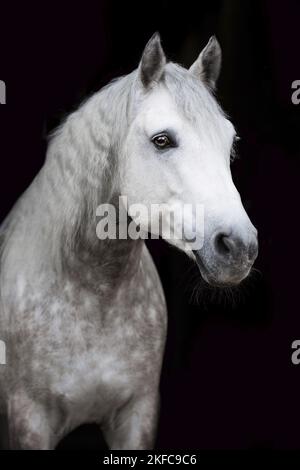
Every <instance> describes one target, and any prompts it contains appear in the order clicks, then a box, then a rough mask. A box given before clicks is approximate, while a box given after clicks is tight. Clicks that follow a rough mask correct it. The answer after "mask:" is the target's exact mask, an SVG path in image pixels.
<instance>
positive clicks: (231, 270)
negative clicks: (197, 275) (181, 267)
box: [194, 226, 258, 287]
mask: <svg viewBox="0 0 300 470" xmlns="http://www.w3.org/2000/svg"><path fill="white" fill-rule="evenodd" d="M257 254H258V242H257V231H256V229H255V228H254V227H253V226H252V227H251V230H249V231H245V232H243V231H239V230H237V229H230V230H227V231H222V230H217V231H215V232H214V234H213V235H212V236H210V237H209V240H208V241H205V242H204V245H203V247H202V248H201V249H200V250H196V251H194V255H195V258H196V261H197V264H198V267H199V270H200V272H201V275H202V277H203V278H204V280H205V281H207V282H208V283H209V284H212V285H216V286H221V287H222V286H224V287H226V286H232V285H237V284H239V283H240V282H241V281H242V280H243V279H245V278H246V277H247V276H248V274H249V272H250V270H251V267H252V265H253V263H254V261H255V259H256V257H257Z"/></svg>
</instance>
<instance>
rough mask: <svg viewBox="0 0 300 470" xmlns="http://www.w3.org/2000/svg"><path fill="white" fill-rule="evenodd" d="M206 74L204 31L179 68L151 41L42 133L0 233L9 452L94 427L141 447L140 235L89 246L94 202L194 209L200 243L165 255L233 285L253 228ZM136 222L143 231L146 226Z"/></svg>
mask: <svg viewBox="0 0 300 470" xmlns="http://www.w3.org/2000/svg"><path fill="white" fill-rule="evenodd" d="M220 68H221V48H220V45H219V43H218V41H217V39H216V38H215V37H214V36H213V37H211V38H210V40H209V42H208V44H207V45H206V46H205V48H204V49H203V50H202V52H201V53H200V55H199V56H198V58H197V59H196V61H195V62H194V63H193V65H192V66H191V67H190V68H189V69H186V68H184V67H182V66H180V65H178V64H175V63H172V62H168V61H167V59H166V55H165V53H164V51H163V48H162V45H161V40H160V36H159V34H158V33H156V34H155V35H154V36H153V37H152V38H151V39H150V41H149V42H148V43H147V45H146V47H145V49H144V51H143V54H142V56H141V60H140V63H139V65H138V67H137V69H136V70H134V71H133V72H132V73H130V74H128V75H126V76H124V77H121V78H118V79H116V80H114V81H112V82H111V83H109V84H108V85H107V86H105V87H104V88H102V89H101V90H100V91H98V92H96V93H95V94H94V95H92V96H91V97H90V98H89V99H87V100H86V101H85V102H84V103H82V104H81V106H80V107H79V108H78V109H77V110H76V111H75V112H73V113H71V114H70V115H69V116H68V117H67V118H66V119H65V121H64V122H63V123H62V124H61V125H60V127H59V128H58V129H57V130H56V131H55V132H54V133H53V134H52V135H51V136H50V139H49V144H48V149H47V154H46V159H45V163H44V166H43V167H42V169H41V170H40V172H39V173H38V174H37V176H36V177H35V179H34V180H33V182H32V183H31V185H30V186H29V187H28V188H27V190H26V191H25V193H24V194H23V195H22V196H21V197H20V199H19V200H18V201H17V202H16V204H15V206H14V207H13V209H12V211H11V212H10V213H9V215H8V216H7V218H6V219H5V220H4V222H3V224H2V226H1V231H0V268H1V269H0V271H1V278H0V282H1V284H0V337H1V340H3V341H4V342H5V345H6V365H0V414H1V420H2V438H3V439H5V441H6V443H7V444H6V445H7V446H8V448H10V449H54V448H55V447H56V446H57V444H58V443H59V442H60V440H61V439H62V438H63V437H64V436H66V435H67V434H68V433H69V432H71V431H72V430H74V429H75V428H77V427H79V426H80V425H82V424H85V423H96V424H98V425H99V427H100V429H101V431H102V433H103V436H104V439H105V441H106V443H107V445H108V447H109V448H110V449H151V448H153V446H154V444H155V436H156V428H157V422H158V415H159V411H158V410H159V382H160V374H161V366H162V359H163V353H164V346H165V340H166V333H167V310H166V302H165V298H164V293H163V289H162V286H161V282H160V279H159V276H158V273H157V271H156V268H155V266H154V262H153V260H152V258H151V256H150V254H149V252H148V249H147V248H146V244H145V241H144V239H143V238H142V237H140V238H136V239H132V238H130V237H127V238H126V237H124V238H120V237H119V238H117V239H106V240H105V239H103V240H99V238H98V237H97V236H96V231H95V226H96V221H97V207H98V206H99V205H101V204H105V203H110V204H112V205H113V206H115V207H116V206H117V205H118V204H119V202H118V201H119V199H118V198H119V196H120V195H126V197H127V198H128V204H129V206H130V205H133V204H135V203H142V204H144V205H145V206H146V207H150V206H151V205H153V204H156V203H170V205H171V206H173V207H174V204H175V205H176V203H180V204H189V203H192V204H196V203H200V204H202V205H203V206H204V208H205V219H204V221H205V224H204V229H203V230H204V238H203V245H202V246H201V248H199V249H192V250H191V249H190V245H189V241H188V240H186V239H184V238H183V239H181V240H178V239H176V241H174V245H175V246H177V248H180V249H181V250H183V251H184V252H185V253H187V255H188V256H189V257H190V258H192V259H193V260H194V262H196V263H197V264H198V267H199V271H200V272H199V278H200V276H202V277H203V279H204V280H205V281H206V282H208V283H209V284H212V285H216V286H228V285H237V284H239V283H240V282H241V281H242V280H243V279H244V278H245V277H246V276H247V275H248V273H249V272H250V270H251V267H252V265H253V263H254V260H255V258H256V256H257V250H258V248H257V247H258V245H257V232H256V229H255V228H254V226H253V225H252V223H251V221H250V219H249V217H248V215H247V214H246V212H245V210H244V208H243V205H242V202H241V198H240V196H239V193H238V191H237V189H236V187H235V185H234V183H233V181H232V177H231V169H230V161H231V153H232V147H233V145H234V142H235V140H236V138H237V136H236V131H235V129H234V126H233V125H232V123H231V122H230V121H229V119H228V117H226V115H225V113H224V112H223V111H222V109H221V107H220V106H219V104H218V103H217V101H216V98H215V95H214V91H215V87H216V82H217V79H218V76H219V73H220ZM128 219H130V216H129V214H128ZM185 222H186V224H187V225H189V224H194V223H195V220H192V219H191V218H189V220H188V221H185ZM140 226H141V229H142V230H144V231H147V230H148V229H149V220H148V219H147V217H144V218H142V219H141V220H140ZM170 243H172V240H171V241H170ZM3 423H4V424H3Z"/></svg>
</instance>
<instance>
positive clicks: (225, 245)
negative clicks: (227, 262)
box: [215, 233, 232, 256]
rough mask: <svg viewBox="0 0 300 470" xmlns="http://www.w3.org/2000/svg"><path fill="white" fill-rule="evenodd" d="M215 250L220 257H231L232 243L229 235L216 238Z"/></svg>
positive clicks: (219, 235)
mask: <svg viewBox="0 0 300 470" xmlns="http://www.w3.org/2000/svg"><path fill="white" fill-rule="evenodd" d="M215 248H216V251H217V252H218V253H219V254H220V255H223V256H227V255H229V253H230V252H231V251H232V242H231V240H230V238H229V237H228V235H225V234H224V233H219V234H218V235H217V236H216V238H215Z"/></svg>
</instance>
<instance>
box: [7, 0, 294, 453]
mask: <svg viewBox="0 0 300 470" xmlns="http://www.w3.org/2000/svg"><path fill="white" fill-rule="evenodd" d="M0 10H1V12H0V15H1V19H0V23H1V27H0V79H1V80H4V81H5V82H6V85H7V105H6V106H0V155H1V165H0V168H1V169H0V191H1V194H0V218H1V220H2V219H3V218H4V217H5V215H6V214H7V213H8V211H9V210H10V208H11V207H12V205H13V203H14V202H15V201H16V199H17V198H18V197H19V196H20V194H21V193H22V192H23V191H24V189H25V188H26V187H27V186H28V185H29V183H30V182H31V180H32V179H33V177H34V175H35V174H36V173H37V171H38V170H39V168H40V167H41V166H42V164H43V161H44V157H45V151H46V144H47V143H46V136H47V133H48V132H49V131H50V130H52V129H53V128H54V127H55V126H56V125H58V124H59V122H60V120H61V119H62V118H63V116H64V115H65V114H66V113H68V112H70V111H72V110H73V109H75V108H76V106H77V105H78V104H79V103H80V101H81V99H83V98H84V97H85V96H87V95H88V94H90V93H92V92H94V91H97V90H98V89H99V88H100V87H101V86H102V85H104V84H105V83H107V82H108V81H109V80H110V79H111V78H113V77H115V76H118V75H122V74H126V73H128V72H130V71H131V70H132V69H133V68H135V67H136V66H137V64H138V61H139V58H140V55H141V53H142V50H143V47H144V45H145V44H146V42H147V41H148V39H149V38H150V36H151V35H152V33H153V32H154V31H157V30H158V31H159V32H160V33H161V37H162V42H163V46H164V49H165V51H166V53H167V56H168V57H169V58H170V59H171V60H174V61H176V62H180V63H182V64H183V65H185V66H189V65H190V64H191V63H192V61H193V60H194V59H195V58H196V57H197V55H198V53H199V52H200V50H201V49H202V47H204V46H205V44H206V42H207V40H208V38H209V36H210V35H211V34H214V33H215V34H216V35H217V37H218V39H219V41H220V43H221V45H222V49H223V69H222V74H221V78H220V81H219V87H218V99H219V100H220V102H221V104H222V106H223V107H224V109H225V111H226V112H227V113H228V114H229V115H230V116H231V118H232V121H233V123H234V124H235V125H236V127H237V129H238V132H239V135H240V136H241V137H242V141H241V144H240V149H239V154H240V158H239V159H238V160H237V161H236V162H235V163H234V166H233V174H234V180H235V182H236V185H237V187H238V189H239V191H240V192H241V195H242V198H243V201H244V204H245V207H246V209H247V211H248V213H249V215H250V217H251V219H252V221H253V223H254V224H255V225H256V227H257V228H258V230H259V242H260V253H259V258H258V260H257V262H256V268H257V270H258V271H256V272H254V274H253V275H252V276H251V277H250V279H249V280H247V281H246V282H245V283H244V284H243V285H242V286H241V287H240V288H239V289H238V290H237V291H234V292H221V293H220V292H216V291H215V290H213V289H210V288H208V287H202V290H201V292H200V293H198V294H197V295H196V294H195V286H196V283H197V280H199V276H198V272H197V268H196V267H194V266H193V265H191V263H190V261H189V260H188V259H187V258H186V257H185V255H182V254H180V253H179V252H177V251H175V250H173V249H171V248H170V247H168V246H167V245H166V244H164V243H163V242H161V241H155V242H152V243H151V245H150V249H151V252H152V254H153V256H154V259H155V262H156V264H157V266H158V269H159V272H160V274H161V278H162V281H163V285H164V288H165V293H166V298H167V303H168V307H169V336H168V342H167V348H166V355H165V361H164V367H163V373H162V381H161V392H162V407H161V418H160V423H159V429H158V437H157V448H160V449H161V448H173V449H175V448H177V449H191V448H198V449H224V448H225V449H226V448H248V449H249V448H250V449H252V448H267V449H269V448H274V449H275V448H277V449H286V448H300V403H299V396H300V380H299V378H300V365H299V366H295V365H293V364H292V362H291V353H292V349H291V343H292V342H293V341H294V340H295V339H300V315H299V314H300V311H299V307H298V290H299V287H298V278H299V276H298V270H299V268H298V266H299V261H300V260H299V244H298V243H299V230H298V226H299V224H298V214H299V210H298V186H299V184H300V183H299V176H300V174H299V156H300V155H299V153H300V152H299V147H300V134H299V131H300V120H299V117H300V105H299V106H295V105H293V104H292V102H291V94H292V90H291V84H292V82H293V81H294V80H297V79H298V80H299V79H300V60H299V49H298V47H299V22H300V2H299V1H296V0H294V1H293V0H289V1H285V2H275V1H271V0H268V1H267V0H264V1H260V2H258V1H250V0H243V1H241V0H239V1H237V0H223V1H221V0H209V1H208V0H206V1H205V2H204V1H200V0H198V1H197V2H196V1H195V2H194V1H177V0H175V1H170V0H161V1H160V2H158V1H154V0H151V1H149V2H117V1H107V0H106V1H102V0H101V1H100V0H99V1H98V2H90V1H87V0H86V1H84V2H78V3H73V2H72V3H69V4H68V3H67V2H60V3H59V4H56V3H55V2H53V1H44V2H40V3H39V4H30V2H24V3H22V4H21V3H16V2H10V3H9V6H8V5H4V4H1V7H0ZM196 301H197V302H196ZM101 446H102V448H103V446H104V443H102V442H101V437H100V434H99V431H98V429H97V428H96V427H95V426H94V427H93V426H85V427H82V428H81V429H79V430H77V431H75V432H73V433H72V435H70V436H69V437H68V438H66V439H65V440H64V442H62V443H61V444H60V446H59V448H61V449H72V448H76V449H80V448H81V449H91V448H94V449H97V448H99V449H100V448H101Z"/></svg>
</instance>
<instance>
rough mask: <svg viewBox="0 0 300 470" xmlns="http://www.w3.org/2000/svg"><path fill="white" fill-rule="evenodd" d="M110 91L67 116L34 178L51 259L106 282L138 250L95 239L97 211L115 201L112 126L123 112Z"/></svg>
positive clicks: (137, 245) (116, 136) (116, 143)
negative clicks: (89, 270) (48, 217)
mask: <svg viewBox="0 0 300 470" xmlns="http://www.w3.org/2000/svg"><path fill="white" fill-rule="evenodd" d="M126 78H127V77H126ZM113 86H114V85H113ZM113 86H112V87H113ZM113 91H114V90H112V89H107V90H105V91H102V92H100V93H99V94H97V95H94V97H92V98H91V99H90V100H89V101H88V102H86V103H85V104H84V105H83V106H82V107H81V108H80V109H79V110H78V111H77V112H75V113H73V114H72V115H70V116H69V118H68V119H67V120H66V122H65V124H64V125H63V126H62V127H61V128H60V130H59V131H58V132H57V134H56V136H55V137H54V138H53V140H52V141H51V143H50V146H49V150H48V154H47V159H46V164H45V166H44V168H43V170H42V175H41V177H40V179H42V180H43V183H44V184H43V186H44V187H43V194H44V195H45V200H46V201H47V204H48V205H49V204H51V205H52V207H51V208H50V210H48V211H47V212H48V213H51V214H52V218H53V219H54V220H52V223H53V228H52V234H53V237H54V239H53V249H54V251H55V256H54V257H53V258H54V259H56V260H57V262H58V263H61V265H62V266H63V267H64V268H66V269H68V268H70V270H73V271H74V269H82V267H83V266H84V265H88V266H90V267H91V266H93V267H94V269H95V270H100V271H103V266H105V270H106V273H107V275H109V276H111V277H112V278H113V277H115V276H117V277H118V276H121V275H122V274H123V273H125V272H126V273H127V274H128V270H132V271H134V270H135V269H136V268H137V266H138V265H139V259H140V254H141V249H142V243H141V242H139V241H132V240H101V241H100V240H98V238H97V235H96V223H97V219H96V208H97V206H98V205H99V204H102V203H107V202H109V203H112V204H115V201H117V200H118V198H117V197H116V196H117V195H118V179H119V178H118V154H117V149H118V148H119V147H120V139H121V136H120V131H119V128H118V122H120V119H123V121H124V120H125V119H126V116H125V113H126V112H127V110H126V109H125V108H126V103H125V100H123V103H124V104H123V108H122V109H119V105H120V102H122V100H120V99H118V97H117V96H115V94H113ZM114 105H115V106H114ZM114 107H115V109H114ZM117 114H118V115H117ZM119 127H120V126H119ZM95 274H96V273H95ZM102 274H103V273H102Z"/></svg>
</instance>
